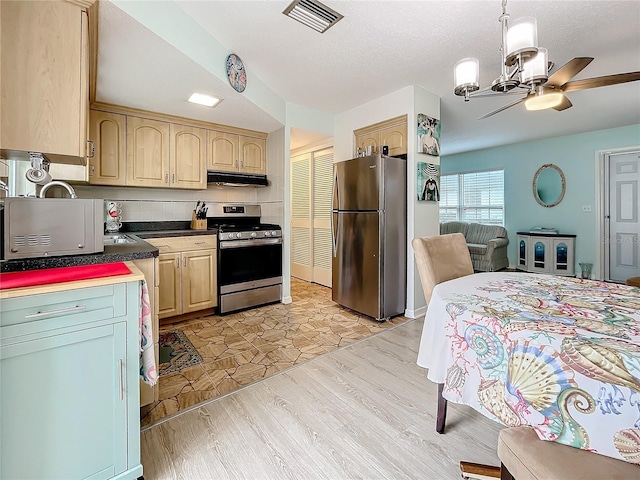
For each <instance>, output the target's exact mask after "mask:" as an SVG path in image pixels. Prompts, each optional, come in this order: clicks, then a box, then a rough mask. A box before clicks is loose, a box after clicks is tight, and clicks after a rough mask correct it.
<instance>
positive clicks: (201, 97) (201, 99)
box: [188, 93, 220, 107]
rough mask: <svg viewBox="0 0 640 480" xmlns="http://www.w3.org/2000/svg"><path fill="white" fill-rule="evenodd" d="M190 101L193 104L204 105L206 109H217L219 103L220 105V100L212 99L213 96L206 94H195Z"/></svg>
mask: <svg viewBox="0 0 640 480" xmlns="http://www.w3.org/2000/svg"><path fill="white" fill-rule="evenodd" d="M188 101H189V102H191V103H197V104H199V105H204V106H206V107H215V106H216V105H217V104H218V103H220V99H219V98H216V97H212V96H211V95H206V94H204V93H194V94H193V95H191V96H190V97H189V100H188Z"/></svg>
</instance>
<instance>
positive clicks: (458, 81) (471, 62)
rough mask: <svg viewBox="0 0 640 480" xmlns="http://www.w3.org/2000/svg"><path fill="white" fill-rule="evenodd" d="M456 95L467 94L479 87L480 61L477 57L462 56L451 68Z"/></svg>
mask: <svg viewBox="0 0 640 480" xmlns="http://www.w3.org/2000/svg"><path fill="white" fill-rule="evenodd" d="M453 77H454V81H455V89H454V92H455V94H456V95H465V96H466V95H468V94H469V93H470V92H475V91H476V90H478V89H479V88H480V79H479V77H480V62H478V59H477V58H473V57H468V58H463V59H462V60H460V61H459V62H458V63H456V65H455V67H454V68H453Z"/></svg>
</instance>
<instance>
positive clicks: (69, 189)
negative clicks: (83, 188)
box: [40, 180, 78, 198]
mask: <svg viewBox="0 0 640 480" xmlns="http://www.w3.org/2000/svg"><path fill="white" fill-rule="evenodd" d="M55 185H59V186H61V187H64V188H66V189H67V192H69V195H70V196H71V198H78V195H76V191H75V190H74V189H73V187H72V186H71V185H69V184H68V183H66V182H62V181H60V180H54V181H53V182H49V183H47V184H46V185H43V186H42V189H41V190H40V198H45V195H46V193H47V190H49V188H50V187H53V186H55Z"/></svg>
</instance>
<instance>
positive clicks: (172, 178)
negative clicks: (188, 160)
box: [171, 173, 176, 183]
mask: <svg viewBox="0 0 640 480" xmlns="http://www.w3.org/2000/svg"><path fill="white" fill-rule="evenodd" d="M171 183H176V174H175V173H172V174H171Z"/></svg>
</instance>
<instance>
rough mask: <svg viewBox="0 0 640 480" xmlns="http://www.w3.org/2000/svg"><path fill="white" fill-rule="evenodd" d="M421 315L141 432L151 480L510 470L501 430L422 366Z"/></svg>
mask: <svg viewBox="0 0 640 480" xmlns="http://www.w3.org/2000/svg"><path fill="white" fill-rule="evenodd" d="M421 332H422V320H421V319H417V320H412V321H409V322H407V323H405V324H403V325H400V326H397V327H394V328H391V329H388V330H386V331H384V332H382V333H379V334H377V335H375V336H373V337H370V338H368V339H365V340H362V341H359V342H357V343H354V344H352V345H349V346H347V347H344V348H341V349H338V350H335V351H333V352H331V353H328V354H325V355H323V356H321V357H318V358H316V359H314V360H311V361H309V362H307V363H304V364H302V365H300V366H297V367H294V368H292V369H290V370H287V371H285V372H283V373H281V374H277V375H275V376H273V377H270V378H267V379H266V380H263V381H261V382H258V383H255V384H252V385H250V386H248V387H245V388H243V389H241V390H238V391H235V392H233V393H231V394H229V395H227V396H224V397H221V398H219V399H217V400H215V401H213V402H212V403H209V404H207V405H205V406H202V407H199V408H197V409H194V410H191V411H188V412H185V413H183V414H180V415H178V416H176V417H173V418H171V419H168V420H167V421H164V422H162V423H160V424H157V425H155V426H153V427H152V428H149V429H147V430H145V431H143V433H142V463H143V466H144V476H145V479H146V480H155V479H202V480H204V479H226V478H237V479H280V478H283V479H316V478H317V479H325V478H326V479H343V478H365V479H378V478H385V479H400V478H407V479H422V480H439V479H457V478H460V471H459V468H458V462H459V461H460V460H466V461H470V462H477V463H485V464H490V465H499V462H498V458H497V455H496V446H497V438H498V432H499V430H500V428H501V426H500V425H498V424H497V423H494V422H492V421H490V420H488V419H486V418H485V417H483V416H481V415H480V414H478V413H476V412H475V411H473V410H472V409H471V408H470V407H466V406H463V405H455V404H452V403H449V411H448V418H447V429H446V431H445V434H444V435H439V434H437V433H436V432H435V414H436V385H435V384H433V383H431V382H430V381H429V380H427V378H426V370H425V369H422V368H420V367H418V366H417V365H416V358H417V351H418V345H419V341H420V334H421Z"/></svg>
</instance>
